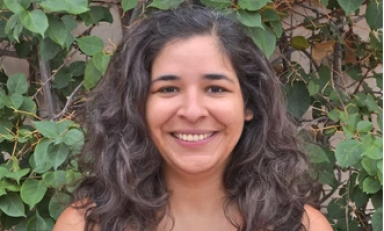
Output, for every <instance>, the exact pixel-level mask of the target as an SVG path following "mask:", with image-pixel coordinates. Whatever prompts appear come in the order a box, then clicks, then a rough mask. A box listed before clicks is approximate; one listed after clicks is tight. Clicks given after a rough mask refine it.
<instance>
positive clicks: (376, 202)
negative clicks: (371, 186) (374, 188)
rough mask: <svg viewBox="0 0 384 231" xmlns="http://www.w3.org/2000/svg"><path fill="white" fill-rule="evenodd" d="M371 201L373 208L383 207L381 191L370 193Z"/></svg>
mask: <svg viewBox="0 0 384 231" xmlns="http://www.w3.org/2000/svg"><path fill="white" fill-rule="evenodd" d="M371 202H372V205H373V207H374V208H375V209H379V208H381V207H383V191H382V190H381V191H379V192H378V193H375V194H372V195H371Z"/></svg>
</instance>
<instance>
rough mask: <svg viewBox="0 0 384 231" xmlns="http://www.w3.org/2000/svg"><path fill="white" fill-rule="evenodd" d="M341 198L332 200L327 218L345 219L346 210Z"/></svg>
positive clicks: (328, 206) (328, 207)
mask: <svg viewBox="0 0 384 231" xmlns="http://www.w3.org/2000/svg"><path fill="white" fill-rule="evenodd" d="M343 207H344V205H342V203H341V200H340V199H339V198H334V199H332V200H331V201H330V202H329V203H328V205H327V212H328V214H327V217H329V218H333V219H337V218H343V217H345V209H344V208H343Z"/></svg>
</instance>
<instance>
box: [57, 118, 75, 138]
mask: <svg viewBox="0 0 384 231" xmlns="http://www.w3.org/2000/svg"><path fill="white" fill-rule="evenodd" d="M71 122H72V121H69V120H62V121H60V122H58V123H57V127H58V129H59V134H60V135H62V134H64V133H65V132H67V130H68V128H69V126H70V125H71Z"/></svg>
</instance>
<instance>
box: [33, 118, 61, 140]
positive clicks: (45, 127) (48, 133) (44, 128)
mask: <svg viewBox="0 0 384 231" xmlns="http://www.w3.org/2000/svg"><path fill="white" fill-rule="evenodd" d="M33 123H34V124H35V126H36V129H37V130H38V131H39V132H40V133H41V134H42V135H43V136H45V137H47V138H56V137H58V136H59V135H60V134H59V130H58V127H57V124H56V123H55V122H52V121H34V122H33Z"/></svg>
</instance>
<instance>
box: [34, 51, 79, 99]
mask: <svg viewBox="0 0 384 231" xmlns="http://www.w3.org/2000/svg"><path fill="white" fill-rule="evenodd" d="M77 51H78V50H75V51H73V52H72V53H71V54H70V55H68V57H67V58H66V59H65V60H64V62H63V63H62V64H61V65H60V67H59V68H57V69H56V71H55V72H54V73H53V74H52V75H51V77H49V78H47V80H43V81H44V82H43V84H42V85H41V87H40V88H39V89H37V91H36V93H35V94H34V95H33V96H32V97H31V99H32V100H34V99H35V98H36V97H37V94H38V93H39V92H40V91H41V90H42V89H43V88H44V86H45V85H46V84H48V83H49V81H51V80H52V79H54V78H55V76H56V74H57V73H58V72H59V71H60V70H61V68H63V67H64V66H65V65H67V63H68V62H69V61H70V60H71V58H72V57H73V55H74V54H75V53H76V52H77ZM39 57H40V56H39Z"/></svg>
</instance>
